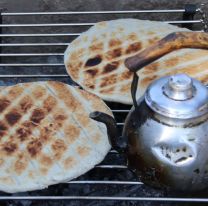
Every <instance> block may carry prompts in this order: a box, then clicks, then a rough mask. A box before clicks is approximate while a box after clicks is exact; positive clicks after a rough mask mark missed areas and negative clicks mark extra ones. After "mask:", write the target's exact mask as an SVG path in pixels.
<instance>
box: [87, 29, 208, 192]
mask: <svg viewBox="0 0 208 206" xmlns="http://www.w3.org/2000/svg"><path fill="white" fill-rule="evenodd" d="M180 48H203V49H205V48H206V49H207V48H208V34H206V33H202V32H201V33H196V32H178V33H172V34H170V35H168V36H166V37H165V38H163V39H161V40H160V41H158V42H157V43H155V44H154V45H152V46H151V47H149V48H147V49H145V50H143V51H142V52H141V53H139V54H137V55H136V56H134V57H131V58H129V59H127V60H126V66H127V67H128V68H129V70H131V71H132V72H134V78H133V82H132V87H131V91H132V98H133V103H134V106H133V107H132V109H131V110H130V112H129V114H128V116H127V118H126V121H125V125H124V129H123V135H122V138H123V139H125V141H126V142H127V144H123V145H121V144H120V143H119V137H117V129H116V122H115V120H114V119H113V118H112V117H110V116H109V115H107V114H104V113H101V112H93V113H91V114H90V117H91V118H92V119H94V120H97V121H100V122H103V123H105V124H106V126H107V130H108V135H109V139H110V141H111V144H112V147H113V148H114V149H116V150H118V151H119V152H123V153H125V154H126V155H127V159H128V167H129V168H130V169H132V170H133V171H135V173H136V174H137V175H138V176H139V177H140V178H141V180H142V181H143V182H144V183H147V184H149V185H152V186H156V187H160V188H166V189H174V190H180V191H197V190H202V189H205V188H207V187H208V88H207V87H205V86H204V85H202V84H201V83H200V82H199V81H197V80H195V79H193V78H191V77H189V76H187V75H185V74H177V75H174V76H166V77H163V78H160V79H158V80H156V81H155V82H153V83H152V84H151V85H150V86H149V87H148V89H147V90H146V93H145V94H144V96H143V97H142V98H140V99H138V100H136V90H137V85H138V76H137V74H136V71H138V70H139V69H141V68H142V67H144V66H146V65H147V64H149V63H151V62H153V61H154V60H156V59H158V58H160V57H161V56H163V55H165V54H167V53H169V52H171V51H173V50H176V49H180Z"/></svg>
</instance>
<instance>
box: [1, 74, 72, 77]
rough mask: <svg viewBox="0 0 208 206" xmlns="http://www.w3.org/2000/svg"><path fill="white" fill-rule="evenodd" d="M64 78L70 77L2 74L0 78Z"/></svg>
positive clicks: (64, 75) (62, 75)
mask: <svg viewBox="0 0 208 206" xmlns="http://www.w3.org/2000/svg"><path fill="white" fill-rule="evenodd" d="M34 77H37V78H39V77H40V78H49V77H54V78H63V77H69V75H68V74H1V75H0V78H34Z"/></svg>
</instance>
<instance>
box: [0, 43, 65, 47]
mask: <svg viewBox="0 0 208 206" xmlns="http://www.w3.org/2000/svg"><path fill="white" fill-rule="evenodd" d="M68 45H69V43H12V44H10V43H8V44H0V46H5V47H7V46H11V47H14V46H18V47H19V46H68Z"/></svg>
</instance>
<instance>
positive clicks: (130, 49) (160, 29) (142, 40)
mask: <svg viewBox="0 0 208 206" xmlns="http://www.w3.org/2000/svg"><path fill="white" fill-rule="evenodd" d="M176 31H189V30H188V29H185V28H179V27H177V26H173V25H169V24H167V23H162V22H156V21H147V20H137V19H119V20H112V21H104V22H100V23H97V24H95V25H94V26H93V27H91V28H90V29H89V30H88V31H86V32H84V33H83V34H81V35H80V36H79V37H78V38H77V39H75V40H74V41H73V42H72V43H71V44H70V45H69V47H68V48H67V50H66V51H65V55H64V62H65V66H66V69H67V72H68V73H69V75H70V76H71V77H72V79H73V80H74V81H76V82H77V83H78V84H79V85H81V86H82V87H83V88H84V89H86V90H87V91H89V92H92V93H94V94H96V95H98V96H100V97H101V98H103V99H104V100H107V101H114V102H120V103H125V104H132V99H131V94H130V85H131V81H132V73H130V72H129V71H128V69H127V68H126V67H125V65H124V60H125V59H126V58H127V57H130V56H132V55H135V54H136V53H138V52H140V51H141V50H142V49H144V48H147V47H148V46H150V45H151V44H152V43H154V42H156V41H158V40H159V39H161V38H163V37H165V36H166V35H168V34H169V33H171V32H176ZM207 62H208V51H205V50H200V49H181V50H178V51H174V52H172V53H170V54H168V55H166V56H164V57H162V58H161V59H159V60H157V61H155V62H153V63H152V64H150V65H148V66H146V67H144V68H143V69H141V70H140V71H139V72H138V75H139V77H140V81H139V85H138V87H139V88H138V93H137V96H138V98H139V97H140V96H141V95H143V93H144V91H145V90H146V88H147V86H148V85H149V84H150V83H151V82H152V81H153V80H155V79H158V78H160V77H162V76H165V75H172V74H176V73H186V74H188V75H190V76H192V77H194V78H196V79H198V80H200V81H202V82H203V83H204V84H208V69H207V66H208V63H207Z"/></svg>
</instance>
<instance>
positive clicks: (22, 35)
mask: <svg viewBox="0 0 208 206" xmlns="http://www.w3.org/2000/svg"><path fill="white" fill-rule="evenodd" d="M80 34H81V33H65V34H64V33H63V34H60V33H57V34H0V37H50V36H79V35H80Z"/></svg>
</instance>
